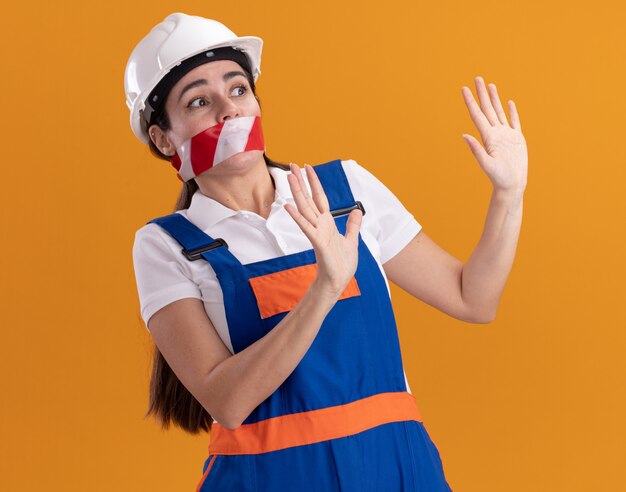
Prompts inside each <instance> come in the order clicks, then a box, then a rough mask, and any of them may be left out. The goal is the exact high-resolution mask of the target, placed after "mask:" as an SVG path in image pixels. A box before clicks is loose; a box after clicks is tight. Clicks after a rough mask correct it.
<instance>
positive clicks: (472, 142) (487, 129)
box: [461, 77, 528, 195]
mask: <svg viewBox="0 0 626 492" xmlns="http://www.w3.org/2000/svg"><path fill="white" fill-rule="evenodd" d="M474 81H475V83H476V92H477V93H478V99H479V101H480V106H479V105H478V104H477V103H476V101H475V99H474V96H473V95H472V91H471V90H470V89H469V88H468V87H465V86H464V87H462V89H461V91H462V92H463V98H464V99H465V104H466V105H467V109H468V110H469V113H470V117H471V118H472V121H473V122H474V124H475V125H476V128H477V129H478V132H479V133H480V137H481V139H482V141H483V144H484V148H483V146H482V145H481V144H480V142H479V141H478V140H476V139H475V138H474V137H472V136H471V135H467V134H464V135H463V138H464V139H465V141H466V142H467V144H468V145H469V146H470V149H471V151H472V153H473V154H474V156H475V157H476V159H477V160H478V163H479V164H480V167H481V168H482V169H483V171H485V173H486V174H487V176H488V177H489V180H490V181H491V182H492V184H493V186H494V190H495V191H497V192H504V193H507V194H509V193H511V194H516V195H522V194H523V193H524V190H525V189H526V180H527V175H528V150H527V148H526V140H525V139H524V135H523V134H522V126H521V124H520V120H519V115H518V114H517V108H516V107H515V103H514V102H513V101H509V102H508V106H509V114H510V117H511V124H510V125H509V122H508V120H507V118H506V114H505V113H504V109H502V104H501V103H500V98H499V97H498V91H497V89H496V86H495V84H489V91H487V87H485V82H484V80H483V79H482V77H476V78H475V79H474Z"/></svg>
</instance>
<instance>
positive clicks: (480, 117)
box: [461, 86, 491, 137]
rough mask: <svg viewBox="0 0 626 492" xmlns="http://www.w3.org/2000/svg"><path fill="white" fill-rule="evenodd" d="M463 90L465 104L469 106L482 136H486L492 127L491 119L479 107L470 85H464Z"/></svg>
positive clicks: (468, 108)
mask: <svg viewBox="0 0 626 492" xmlns="http://www.w3.org/2000/svg"><path fill="white" fill-rule="evenodd" d="M461 92H462V93H463V98H464V99H465V105H466V106H467V110H468V111H469V114H470V117H471V118H472V121H473V122H474V125H476V128H477V129H478V132H479V133H480V134H481V136H483V137H484V135H486V133H487V131H488V129H489V128H490V127H491V124H490V123H489V120H488V119H487V118H486V117H485V115H484V114H483V112H482V111H481V110H480V108H479V107H478V104H477V103H476V100H475V99H474V95H473V94H472V91H471V90H470V89H469V87H465V86H463V87H462V88H461Z"/></svg>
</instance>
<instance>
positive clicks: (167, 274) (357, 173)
mask: <svg viewBox="0 0 626 492" xmlns="http://www.w3.org/2000/svg"><path fill="white" fill-rule="evenodd" d="M341 162H342V165H343V169H344V171H345V173H346V177H347V179H348V184H349V185H350V189H351V190H352V194H353V196H354V199H355V200H359V201H361V203H363V207H364V208H365V215H364V216H363V221H362V224H361V228H360V232H361V237H362V238H363V241H364V242H365V244H366V245H367V247H368V248H369V250H370V251H371V253H372V255H373V256H374V258H375V259H376V262H377V263H378V266H379V268H380V270H381V272H382V275H383V278H384V279H385V282H386V283H387V294H388V295H390V291H389V284H388V282H387V277H386V275H385V272H384V270H383V268H382V264H383V263H385V262H386V261H387V260H389V259H391V258H393V257H394V256H395V255H396V254H397V253H399V252H400V251H401V250H402V249H403V248H404V246H406V245H407V244H408V243H409V241H411V239H413V237H414V236H415V235H416V234H417V233H418V232H419V231H420V230H421V228H422V226H421V225H420V224H419V222H417V220H415V218H414V217H413V215H412V214H411V213H410V212H409V211H408V210H406V208H404V206H403V205H402V204H401V203H400V201H399V200H398V199H397V198H396V197H395V195H394V194H393V193H392V192H391V191H390V190H389V189H388V188H387V187H386V186H385V185H384V184H383V183H381V182H380V181H379V180H378V179H377V178H376V177H375V176H374V175H373V174H371V173H370V172H369V171H367V170H366V169H365V168H364V167H362V166H360V165H359V164H358V163H357V162H356V161H354V160H345V161H341ZM268 170H269V172H270V174H271V176H272V177H273V178H274V184H275V188H276V193H275V200H274V203H273V204H272V208H271V211H270V214H269V216H268V218H267V220H266V219H264V218H263V217H261V216H259V215H257V214H255V213H254V212H249V211H246V210H233V209H231V208H228V207H225V206H224V205H222V204H221V203H219V202H217V201H216V200H213V199H212V198H209V197H207V196H206V195H203V194H202V193H201V192H200V190H198V191H196V192H195V193H194V195H193V196H192V199H191V205H190V206H189V208H188V209H184V210H179V211H178V212H177V213H180V214H181V215H183V216H184V217H186V218H187V219H189V220H190V221H191V222H193V223H194V224H195V225H196V226H198V227H199V228H200V229H202V230H203V231H204V232H206V233H207V234H208V235H209V236H211V237H212V238H214V239H217V238H223V239H224V240H225V241H226V242H227V243H228V249H229V251H230V252H231V253H232V254H233V255H234V256H235V257H236V258H237V259H238V260H239V261H240V262H241V263H242V264H247V263H252V262H256V261H262V260H267V259H270V258H274V257H277V256H284V255H287V254H292V253H298V252H300V251H304V250H307V249H311V248H312V247H313V246H312V245H311V242H310V241H309V240H308V238H307V237H306V235H305V234H304V233H303V232H302V231H301V230H300V227H299V226H298V224H297V223H296V222H295V221H294V220H293V219H292V218H291V216H290V215H289V213H288V212H287V211H286V210H285V209H284V207H283V205H284V204H285V203H290V204H293V205H294V207H295V206H296V205H295V201H294V199H293V196H292V194H291V188H290V186H289V182H288V180H287V175H288V174H289V173H290V171H283V170H282V169H280V168H276V167H273V166H268ZM300 170H301V173H302V177H303V179H304V182H305V184H306V186H307V188H308V189H309V192H310V187H309V184H308V180H307V176H306V172H305V169H304V167H301V168H300ZM181 249H182V246H181V245H180V243H178V241H176V240H175V239H174V238H172V237H171V236H170V235H169V234H168V233H167V232H165V230H163V229H162V228H161V227H160V226H159V225H157V224H154V223H152V224H146V225H144V226H143V227H142V228H141V229H139V230H138V231H137V232H136V233H135V243H134V245H133V262H134V268H135V277H136V281H137V290H138V292H139V302H140V309H141V317H142V319H143V320H144V323H145V324H146V327H147V325H148V320H149V319H150V317H151V316H152V315H153V314H154V313H155V312H157V311H158V310H159V309H161V308H162V307H164V306H166V305H167V304H169V303H171V302H174V301H176V300H179V299H183V298H187V297H193V298H197V299H201V300H202V301H203V303H204V307H205V310H206V313H207V315H208V317H209V319H210V320H211V322H212V323H213V325H214V326H215V328H216V330H217V332H218V334H219V336H220V337H221V339H222V340H223V342H224V344H225V345H226V346H227V347H228V349H229V350H230V351H231V353H233V347H232V343H231V340H230V336H229V333H228V325H227V322H226V313H225V310H224V301H223V296H222V290H221V288H220V285H219V282H218V280H217V278H216V276H215V272H214V271H213V268H211V265H210V263H209V262H207V261H205V260H203V259H202V260H196V261H189V260H187V259H186V258H185V257H184V256H183V255H182V254H181Z"/></svg>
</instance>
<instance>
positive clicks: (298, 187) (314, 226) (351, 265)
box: [285, 164, 363, 297]
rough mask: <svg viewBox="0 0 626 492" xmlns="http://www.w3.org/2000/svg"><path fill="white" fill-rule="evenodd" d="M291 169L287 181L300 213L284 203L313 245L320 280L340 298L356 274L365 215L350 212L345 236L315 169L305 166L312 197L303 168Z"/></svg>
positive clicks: (333, 294)
mask: <svg viewBox="0 0 626 492" xmlns="http://www.w3.org/2000/svg"><path fill="white" fill-rule="evenodd" d="M290 167H291V174H289V175H288V176H287V180H288V181H289V186H290V188H291V193H292V194H293V198H294V200H295V202H296V205H297V210H296V208H295V207H294V206H293V205H290V204H285V209H286V210H287V212H288V213H289V215H291V217H292V218H293V220H295V221H296V223H297V224H298V226H299V227H300V229H301V230H302V232H303V233H304V234H305V235H306V237H307V238H308V239H309V241H311V244H312V245H313V249H314V251H315V259H316V260H317V269H318V271H317V281H319V282H320V283H321V284H322V285H323V286H324V288H325V291H326V292H327V293H328V295H329V296H331V297H332V296H334V297H339V296H340V295H341V293H342V292H343V291H344V289H345V288H346V286H347V285H348V282H349V281H350V279H351V278H352V277H353V275H354V272H355V271H356V266H357V262H358V244H359V239H358V238H359V229H360V227H361V219H362V217H363V216H362V213H361V211H360V210H358V209H355V210H353V211H352V212H350V215H349V217H348V221H347V223H346V235H345V236H343V235H342V234H341V233H340V232H339V231H338V230H337V226H336V224H335V219H334V218H333V216H332V215H331V213H330V208H329V205H328V199H327V198H326V194H325V193H324V189H323V188H322V185H321V183H320V181H319V179H318V177H317V174H316V173H315V170H314V169H313V167H311V166H308V165H306V164H305V166H304V167H305V169H306V173H307V179H308V181H309V185H310V187H311V192H312V194H313V196H311V195H310V194H309V191H308V189H307V187H306V184H305V183H304V179H303V178H302V175H301V172H300V168H299V167H298V166H297V165H295V164H290Z"/></svg>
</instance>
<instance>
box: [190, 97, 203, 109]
mask: <svg viewBox="0 0 626 492" xmlns="http://www.w3.org/2000/svg"><path fill="white" fill-rule="evenodd" d="M196 103H198V104H196ZM200 103H203V104H200ZM205 105H206V100H205V99H204V98H202V97H196V98H195V99H192V100H191V101H190V102H189V107H190V108H198V107H200V106H205Z"/></svg>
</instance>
